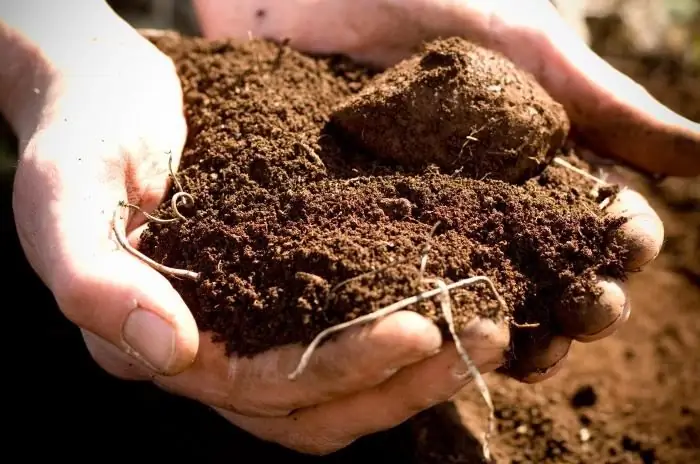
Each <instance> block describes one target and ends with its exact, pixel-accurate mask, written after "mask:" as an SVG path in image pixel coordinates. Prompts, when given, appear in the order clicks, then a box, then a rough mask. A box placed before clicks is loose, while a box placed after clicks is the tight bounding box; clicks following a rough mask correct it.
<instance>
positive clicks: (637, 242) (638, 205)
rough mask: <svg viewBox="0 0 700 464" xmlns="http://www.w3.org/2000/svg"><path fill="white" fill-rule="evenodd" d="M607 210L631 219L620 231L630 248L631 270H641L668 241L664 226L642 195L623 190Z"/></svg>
mask: <svg viewBox="0 0 700 464" xmlns="http://www.w3.org/2000/svg"><path fill="white" fill-rule="evenodd" d="M605 212H606V213H607V214H609V215H610V216H612V217H623V218H626V219H627V222H625V224H623V225H622V227H621V228H620V232H621V234H622V237H623V240H624V245H625V247H626V248H627V250H628V259H627V262H626V268H627V269H628V270H637V269H640V268H642V267H644V266H645V265H646V264H648V263H650V262H651V261H653V260H654V259H655V258H656V257H657V256H658V255H659V253H660V252H661V247H662V246H663V241H664V225H663V222H661V219H660V218H659V216H658V215H657V214H656V212H655V211H654V210H653V209H652V207H651V206H650V205H649V203H648V202H647V201H646V199H645V198H644V197H643V196H642V195H640V194H639V193H637V192H635V191H634V190H630V189H623V190H622V191H621V192H619V193H618V194H617V195H615V197H614V198H613V199H612V201H611V202H610V204H609V205H607V207H606V208H605Z"/></svg>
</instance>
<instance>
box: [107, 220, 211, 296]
mask: <svg viewBox="0 0 700 464" xmlns="http://www.w3.org/2000/svg"><path fill="white" fill-rule="evenodd" d="M118 211H119V210H118V209H115V210H114V216H113V217H112V231H113V232H114V236H115V237H116V239H117V242H119V245H121V246H122V248H124V249H125V250H126V251H128V252H129V253H131V254H132V255H134V256H135V257H137V258H138V259H140V260H141V261H143V262H144V263H146V264H148V265H149V266H151V267H152V268H153V269H155V270H156V271H158V272H160V273H161V274H166V275H170V276H173V277H178V278H184V279H189V280H193V281H195V282H196V281H198V280H199V277H200V274H199V273H198V272H193V271H188V270H185V269H176V268H173V267H168V266H164V265H163V264H160V263H157V262H155V261H154V260H152V259H151V258H149V257H148V256H146V255H144V254H143V253H141V252H140V251H138V250H137V249H136V248H134V247H132V246H131V244H130V243H129V241H128V240H127V239H126V237H125V236H124V234H123V232H122V231H121V230H120V229H119V228H118V227H117V212H118Z"/></svg>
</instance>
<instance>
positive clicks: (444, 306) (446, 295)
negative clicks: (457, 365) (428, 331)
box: [423, 278, 496, 461]
mask: <svg viewBox="0 0 700 464" xmlns="http://www.w3.org/2000/svg"><path fill="white" fill-rule="evenodd" d="M423 282H425V283H428V284H433V285H435V286H436V287H437V288H438V289H439V290H441V292H440V294H439V295H438V298H439V301H440V311H441V312H442V316H443V317H444V318H445V322H447V328H448V330H449V331H450V335H452V341H453V342H454V345H455V348H456V349H457V353H458V354H459V356H460V358H462V361H464V364H465V365H466V366H467V372H468V373H469V375H470V376H471V377H472V379H473V380H474V383H475V384H476V388H477V389H478V390H479V393H480V394H481V397H482V398H483V399H484V402H485V403H486V406H487V407H488V409H489V417H488V423H487V426H486V432H484V443H483V449H482V451H483V453H484V458H485V459H486V460H487V461H490V460H491V451H490V449H489V442H490V440H491V434H492V433H493V430H494V424H495V421H496V412H495V408H494V406H493V400H492V399H491V393H490V392H489V388H488V386H487V385H486V381H484V377H483V376H482V375H481V372H480V371H479V368H478V367H476V364H474V361H472V359H471V358H470V357H469V354H468V353H467V350H466V349H465V348H464V345H463V344H462V341H461V339H460V338H459V335H458V334H457V329H456V328H455V323H454V318H453V315H452V301H451V299H450V291H449V288H448V286H447V284H446V283H445V281H444V280H442V279H432V278H431V279H423Z"/></svg>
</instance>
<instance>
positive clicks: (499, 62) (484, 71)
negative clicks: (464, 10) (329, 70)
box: [332, 37, 569, 182]
mask: <svg viewBox="0 0 700 464" xmlns="http://www.w3.org/2000/svg"><path fill="white" fill-rule="evenodd" d="M332 121H333V122H334V123H336V124H337V125H338V126H340V127H342V128H343V129H345V131H347V132H348V133H349V134H350V136H351V138H352V139H353V140H356V141H358V142H359V143H360V144H362V145H363V146H364V147H366V148H368V149H369V150H370V151H371V152H372V153H373V154H375V155H376V156H377V157H380V158H388V159H391V160H394V161H396V162H397V163H398V164H400V165H402V166H412V167H425V166H427V165H428V164H430V163H434V164H436V165H437V166H439V167H440V168H442V169H443V170H445V171H446V172H448V173H451V172H454V171H459V172H461V173H462V174H463V175H466V176H469V177H471V178H476V179H483V178H489V179H497V180H503V181H506V182H521V181H524V180H527V179H530V178H531V177H534V176H535V175H537V174H540V173H541V172H542V170H544V168H545V167H546V166H547V165H548V164H549V162H550V161H551V160H552V158H553V157H554V156H555V155H556V154H557V152H558V150H559V149H560V148H561V147H562V146H563V144H564V141H565V140H566V137H567V134H568V132H569V120H568V116H567V114H566V112H565V111H564V108H563V107H562V106H561V105H560V104H559V103H557V102H556V101H554V100H553V99H552V97H550V96H549V94H548V93H547V92H546V91H545V90H544V89H543V88H542V87H541V86H540V85H539V84H538V83H537V81H536V80H535V79H534V78H533V77H532V76H531V75H530V74H528V73H526V72H524V71H522V70H521V69H520V68H518V67H517V66H515V65H514V64H513V63H512V62H511V61H509V60H506V59H504V58H503V57H502V56H501V55H500V54H498V53H496V52H493V51H491V50H488V49H485V48H483V47H480V46H477V45H474V44H472V43H470V42H468V41H466V40H464V39H461V38H457V37H453V38H450V39H447V40H444V41H439V42H434V43H431V44H428V45H427V47H426V51H425V52H423V53H421V54H418V55H416V56H415V57H413V58H410V59H407V60H405V61H403V62H401V63H400V64H398V65H397V66H395V67H394V68H392V69H389V70H387V71H386V72H384V73H383V74H382V75H381V76H380V77H379V78H378V79H376V80H375V81H373V82H372V83H370V84H369V85H367V86H365V88H363V89H362V91H361V92H359V93H358V94H356V95H355V96H353V97H352V98H349V99H348V100H347V101H345V102H344V103H343V104H342V105H341V107H340V108H339V109H338V111H336V112H335V113H334V115H333V118H332Z"/></svg>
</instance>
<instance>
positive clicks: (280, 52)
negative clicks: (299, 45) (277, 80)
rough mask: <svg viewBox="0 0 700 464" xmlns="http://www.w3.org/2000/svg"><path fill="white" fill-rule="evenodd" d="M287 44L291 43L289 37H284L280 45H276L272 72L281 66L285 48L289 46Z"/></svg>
mask: <svg viewBox="0 0 700 464" xmlns="http://www.w3.org/2000/svg"><path fill="white" fill-rule="evenodd" d="M289 42H291V39H290V38H289V37H286V38H285V39H283V40H282V41H281V42H280V43H278V44H277V47H278V48H277V55H276V56H275V60H274V61H273V62H272V70H273V71H275V70H277V69H279V67H280V65H281V64H282V58H284V53H285V52H286V51H287V46H288V45H289Z"/></svg>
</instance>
